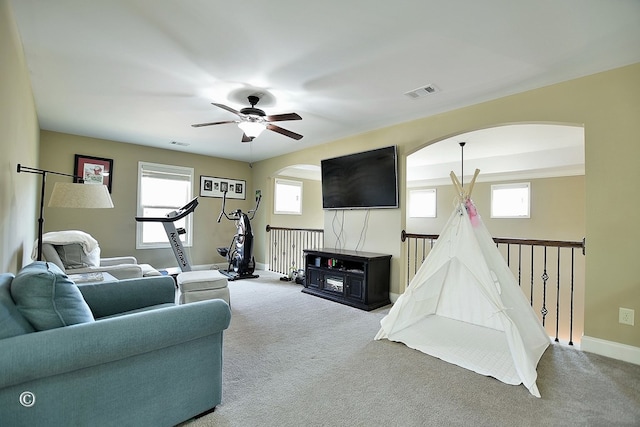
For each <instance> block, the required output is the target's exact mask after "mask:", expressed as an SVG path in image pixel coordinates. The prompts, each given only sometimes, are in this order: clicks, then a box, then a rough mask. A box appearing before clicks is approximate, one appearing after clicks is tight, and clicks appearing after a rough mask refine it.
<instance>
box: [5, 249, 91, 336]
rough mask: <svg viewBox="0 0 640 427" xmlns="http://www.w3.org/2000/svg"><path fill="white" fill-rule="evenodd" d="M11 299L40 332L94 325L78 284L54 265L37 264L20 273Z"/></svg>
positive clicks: (37, 262)
mask: <svg viewBox="0 0 640 427" xmlns="http://www.w3.org/2000/svg"><path fill="white" fill-rule="evenodd" d="M11 297H12V298H13V300H14V301H15V303H16V307H18V310H19V311H20V313H21V314H22V315H23V316H24V317H25V318H26V319H27V320H28V321H29V323H31V325H33V327H34V328H35V329H36V330H38V331H44V330H46V329H53V328H60V327H62V326H69V325H74V324H77V323H85V322H93V321H94V318H93V314H92V313H91V310H90V309H89V306H88V305H87V303H86V302H85V300H84V298H82V294H81V293H80V290H79V289H78V287H77V286H76V284H75V283H73V281H72V280H71V279H69V278H68V277H67V275H66V274H64V273H63V272H62V270H60V268H59V267H58V266H57V265H55V264H53V263H50V262H44V261H36V262H34V263H31V264H29V265H27V266H26V267H24V268H23V269H22V270H20V272H19V273H18V274H17V275H16V277H15V278H14V279H13V282H12V283H11Z"/></svg>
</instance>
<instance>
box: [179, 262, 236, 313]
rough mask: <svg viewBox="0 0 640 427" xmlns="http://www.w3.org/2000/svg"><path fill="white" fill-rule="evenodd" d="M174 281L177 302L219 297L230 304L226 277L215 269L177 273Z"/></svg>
mask: <svg viewBox="0 0 640 427" xmlns="http://www.w3.org/2000/svg"><path fill="white" fill-rule="evenodd" d="M176 283H177V285H178V293H177V296H176V302H177V303H178V304H188V303H190V302H196V301H204V300H208V299H217V298H220V299H223V300H225V301H226V302H227V304H229V305H231V302H230V300H229V288H228V287H227V284H228V283H227V277H226V276H224V275H223V274H222V273H220V272H219V271H217V270H198V271H185V272H182V273H180V274H178V277H177V278H176Z"/></svg>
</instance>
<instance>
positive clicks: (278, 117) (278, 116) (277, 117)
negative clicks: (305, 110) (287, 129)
mask: <svg viewBox="0 0 640 427" xmlns="http://www.w3.org/2000/svg"><path fill="white" fill-rule="evenodd" d="M265 120H266V121H268V122H283V121H285V120H302V117H300V116H299V115H297V114H296V113H287V114H274V115H273V116H267V117H265Z"/></svg>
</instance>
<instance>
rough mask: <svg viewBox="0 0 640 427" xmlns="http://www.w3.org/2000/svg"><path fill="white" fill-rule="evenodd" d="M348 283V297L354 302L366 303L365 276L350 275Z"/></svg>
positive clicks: (346, 292) (346, 293) (347, 278)
mask: <svg viewBox="0 0 640 427" xmlns="http://www.w3.org/2000/svg"><path fill="white" fill-rule="evenodd" d="M346 281H347V286H346V290H345V295H346V297H347V298H349V299H352V300H357V301H364V276H359V275H351V274H349V275H347V277H346Z"/></svg>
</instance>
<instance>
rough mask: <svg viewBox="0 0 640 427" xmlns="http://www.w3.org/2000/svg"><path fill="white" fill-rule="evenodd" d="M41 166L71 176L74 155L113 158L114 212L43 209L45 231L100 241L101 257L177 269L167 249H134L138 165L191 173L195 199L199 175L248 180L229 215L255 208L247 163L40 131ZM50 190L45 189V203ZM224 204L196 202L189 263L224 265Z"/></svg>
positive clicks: (227, 237) (227, 236)
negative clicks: (179, 168)
mask: <svg viewBox="0 0 640 427" xmlns="http://www.w3.org/2000/svg"><path fill="white" fill-rule="evenodd" d="M40 140H41V155H40V164H41V166H42V167H43V168H45V169H51V170H55V171H58V172H64V173H73V167H74V165H73V163H74V157H75V154H84V155H88V156H95V157H105V158H109V159H113V175H112V179H113V181H112V194H111V197H112V199H113V203H114V205H115V208H114V209H91V210H88V209H62V208H45V218H46V221H45V232H46V231H56V230H68V229H80V230H83V231H86V232H87V233H89V234H91V235H92V236H94V237H95V238H96V239H97V240H98V241H99V242H100V248H101V250H102V255H103V256H118V255H134V256H136V257H137V258H138V261H139V262H145V263H149V264H152V265H153V266H155V267H173V266H177V262H176V260H175V257H174V256H173V252H172V251H171V249H170V248H168V247H167V248H165V249H142V250H136V249H135V246H136V234H135V233H136V221H135V216H136V215H137V213H136V206H137V182H138V181H137V180H138V178H137V175H138V162H139V161H145V162H152V163H160V164H167V165H174V166H186V167H192V168H194V170H195V171H194V172H195V180H196V184H195V186H194V189H193V192H194V193H193V194H194V196H196V195H198V194H199V183H200V175H206V176H216V177H225V178H231V179H241V180H245V181H247V190H246V194H247V200H236V199H230V200H228V202H227V209H226V210H227V212H228V211H230V210H234V209H238V208H239V209H242V210H243V211H247V210H249V209H252V208H253V206H254V203H255V202H254V194H255V192H254V189H253V186H252V185H251V172H250V171H251V170H250V168H249V165H248V164H247V163H243V162H236V161H231V160H223V159H216V158H213V157H208V156H199V155H195V154H187V153H182V152H179V151H173V150H160V149H155V148H150V147H144V146H140V145H132V144H125V143H120V142H114V141H106V140H101V139H94V138H87V137H82V136H77V135H68V134H63V133H57V132H48V131H42V132H41V136H40ZM64 180H66V181H69V180H70V178H65V177H54V176H51V178H50V181H52V182H53V181H64ZM52 188H53V185H52V183H48V185H47V195H46V197H47V200H48V197H49V196H50V194H51V190H52ZM221 207H222V199H219V198H209V197H200V198H199V204H198V207H197V208H196V210H195V212H194V213H193V215H194V217H193V218H194V221H195V224H194V231H195V232H194V235H193V242H194V246H193V247H192V248H187V253H188V255H189V261H190V262H191V264H194V265H197V264H212V263H224V262H225V260H224V258H222V257H221V256H220V255H218V253H217V252H216V248H217V247H221V246H228V245H229V243H230V242H231V239H232V237H233V235H234V234H235V227H234V225H233V222H232V221H229V220H226V219H223V220H222V221H221V222H220V223H217V222H216V220H217V218H218V214H219V213H220V209H221Z"/></svg>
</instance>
